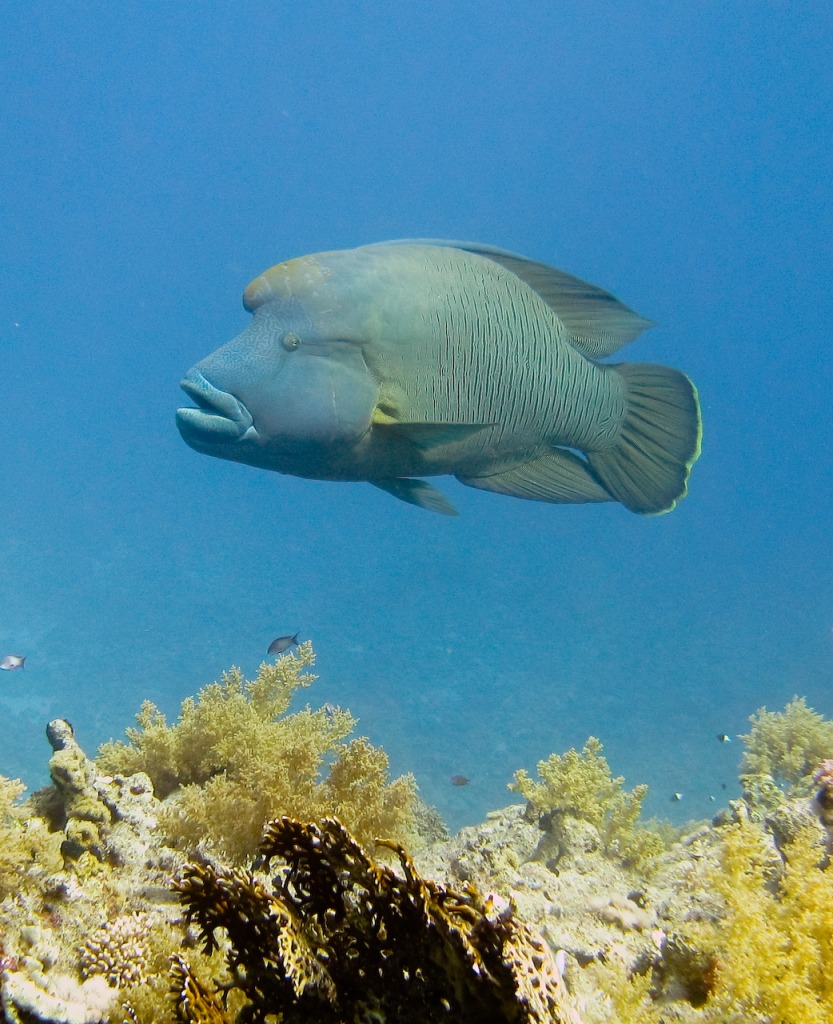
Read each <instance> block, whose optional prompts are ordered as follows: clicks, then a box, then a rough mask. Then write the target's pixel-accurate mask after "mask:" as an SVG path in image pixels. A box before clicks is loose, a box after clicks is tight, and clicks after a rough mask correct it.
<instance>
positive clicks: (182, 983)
mask: <svg viewBox="0 0 833 1024" xmlns="http://www.w3.org/2000/svg"><path fill="white" fill-rule="evenodd" d="M384 845H387V846H389V847H390V848H391V849H393V851H394V852H395V853H396V854H397V856H398V858H399V862H400V868H401V874H397V873H395V872H394V871H393V870H392V869H391V868H389V867H385V866H380V865H379V864H377V863H376V862H374V861H373V860H372V859H371V857H370V856H369V855H368V854H367V853H366V852H365V851H364V850H363V849H362V847H361V846H360V845H359V844H358V843H357V842H356V840H355V839H354V838H353V837H352V836H351V835H350V834H349V833H348V832H347V831H346V829H345V828H344V827H343V826H342V825H341V824H340V823H339V822H338V821H337V820H336V819H327V820H325V821H324V822H323V823H322V824H321V825H320V826H316V825H312V824H304V823H302V822H300V821H295V820H291V819H289V818H282V819H280V820H279V821H273V822H272V823H271V824H270V825H269V826H268V827H267V829H266V831H265V833H264V838H263V842H262V844H261V846H260V851H259V852H260V858H261V864H262V865H263V866H264V867H268V865H269V863H270V862H271V861H272V860H273V859H275V858H279V859H280V860H281V861H284V862H285V864H286V867H285V868H283V870H282V871H281V872H280V873H279V874H278V875H277V876H276V877H275V878H274V879H273V882H272V886H271V887H269V886H267V885H265V884H264V883H263V882H262V881H261V880H260V879H259V878H258V877H257V876H255V875H253V874H251V873H250V872H247V871H241V870H236V869H233V868H222V867H220V868H215V867H213V866H212V865H210V864H209V865H200V864H193V865H191V866H189V867H188V868H187V870H186V872H185V874H184V877H183V878H182V879H181V881H179V882H178V883H177V885H176V889H177V891H178V893H179V895H180V899H181V900H182V902H183V903H184V905H185V907H186V914H187V916H188V917H189V918H190V919H191V920H192V921H193V922H194V923H196V924H197V925H198V926H199V928H200V931H201V935H202V938H203V941H204V942H205V946H206V950H207V951H208V952H211V951H213V950H214V949H215V948H217V944H218V941H219V940H218V937H217V932H218V931H223V932H225V933H226V935H227V936H228V940H229V943H230V950H229V953H228V965H229V969H230V971H231V976H232V985H231V986H230V987H233V988H237V989H240V990H242V991H243V992H244V994H245V996H246V999H247V1001H248V1007H247V1008H246V1010H245V1011H244V1014H243V1016H244V1017H245V1019H246V1020H247V1021H251V1022H254V1024H262V1022H264V1021H266V1020H267V1019H274V1018H275V1017H277V1018H278V1019H280V1020H281V1021H284V1022H285V1024H293V1022H298V1024H300V1022H302V1021H309V1020H316V1021H318V1022H319V1024H341V1022H343V1021H346V1020H365V1021H372V1020H377V1021H383V1020H391V1021H394V1020H395V1021H405V1020H407V1021H409V1022H411V1024H420V1022H423V1021H424V1022H428V1021H435V1020H439V1019H443V1020H446V1019H447V1020H454V1021H457V1022H459V1024H466V1022H478V1024H498V1022H500V1024H514V1022H517V1024H522V1022H523V1024H525V1022H529V1024H538V1022H540V1024H544V1022H547V1024H566V1022H568V1021H570V1022H574V1021H576V1019H577V1018H576V1017H575V1016H574V1015H573V1014H572V1012H571V1010H570V1009H569V1007H568V1005H567V997H566V992H565V990H564V986H563V984H562V982H561V980H560V975H559V972H558V968H557V967H556V965H555V962H554V960H553V959H552V956H551V954H550V953H549V951H548V949H547V947H546V944H545V943H544V942H543V940H542V939H540V938H539V937H538V936H537V935H536V934H535V933H534V932H532V931H531V930H530V929H529V928H527V927H526V926H525V925H523V924H521V923H520V922H518V921H517V920H516V919H515V917H514V915H513V913H512V910H511V907H509V906H503V905H501V906H498V905H497V904H496V903H494V902H493V901H491V900H489V899H486V900H484V899H483V898H482V897H481V896H480V895H479V894H478V893H477V892H476V891H475V890H474V889H466V890H465V891H463V892H455V891H453V890H451V889H448V888H446V887H445V886H443V885H439V884H435V883H432V882H429V881H426V880H424V879H423V878H421V877H420V876H419V874H418V873H417V872H416V869H415V868H414V866H413V863H412V862H411V860H410V858H409V857H408V855H407V854H406V853H405V851H404V849H403V848H402V847H401V846H399V845H398V844H396V843H385V844H384ZM172 974H173V979H174V983H175V986H176V997H177V1011H178V1015H179V1016H180V1019H181V1020H183V1021H186V1022H188V1024H219V1020H220V1019H222V1010H221V1008H220V1005H219V1003H218V1002H217V1001H216V1000H215V999H213V997H212V996H211V995H210V994H209V993H208V992H206V991H205V989H204V988H203V987H202V986H200V985H199V983H198V982H197V981H196V980H195V979H194V978H193V976H192V974H191V972H190V970H189V968H188V965H187V964H186V963H185V962H184V961H183V960H182V959H181V958H176V959H175V960H174V964H173V971H172Z"/></svg>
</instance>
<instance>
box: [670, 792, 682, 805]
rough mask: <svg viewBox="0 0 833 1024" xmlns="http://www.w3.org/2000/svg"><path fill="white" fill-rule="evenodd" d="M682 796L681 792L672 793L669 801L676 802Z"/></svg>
mask: <svg viewBox="0 0 833 1024" xmlns="http://www.w3.org/2000/svg"><path fill="white" fill-rule="evenodd" d="M682 798H683V794H682V793H672V794H671V802H672V803H678V802H679V801H680V800H682Z"/></svg>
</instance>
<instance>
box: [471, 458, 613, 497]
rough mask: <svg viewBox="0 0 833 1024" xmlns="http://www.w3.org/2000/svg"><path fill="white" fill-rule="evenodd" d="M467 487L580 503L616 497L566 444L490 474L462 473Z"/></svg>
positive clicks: (515, 495)
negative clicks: (565, 446) (474, 474)
mask: <svg viewBox="0 0 833 1024" xmlns="http://www.w3.org/2000/svg"><path fill="white" fill-rule="evenodd" d="M457 479H458V480H459V481H460V483H463V484H466V486H467V487H479V488H480V489H481V490H483V491H494V492H496V493H497V494H509V495H511V496H512V497H514V498H528V499H529V500H531V501H551V502H554V503H557V504H565V505H566V504H578V503H581V502H590V501H615V500H616V499H615V498H614V497H613V495H612V494H611V493H610V492H609V491H608V490H606V489H605V488H604V486H603V485H602V483H601V481H600V480H599V478H598V477H597V476H596V474H595V473H594V472H593V470H592V469H591V468H590V466H589V465H588V464H587V463H586V462H585V461H584V459H582V458H579V456H578V455H575V454H574V453H573V452H571V451H568V449H566V448H553V449H551V450H550V451H548V452H545V453H544V454H543V455H539V456H538V458H536V459H531V460H530V461H529V462H524V463H521V465H520V466H514V467H513V468H512V469H507V470H504V471H503V472H500V473H494V474H491V475H490V476H458V477H457Z"/></svg>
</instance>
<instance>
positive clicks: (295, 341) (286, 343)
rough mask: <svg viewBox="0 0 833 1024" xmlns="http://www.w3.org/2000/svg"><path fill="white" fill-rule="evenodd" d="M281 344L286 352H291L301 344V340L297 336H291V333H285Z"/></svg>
mask: <svg viewBox="0 0 833 1024" xmlns="http://www.w3.org/2000/svg"><path fill="white" fill-rule="evenodd" d="M281 344H282V345H283V347H284V348H285V349H286V350H287V351H288V352H291V351H292V350H293V349H296V348H297V347H298V346H299V345H300V344H301V339H300V338H299V337H298V335H297V334H293V332H292V331H287V332H286V334H285V335H284V336H283V337H282V338H281Z"/></svg>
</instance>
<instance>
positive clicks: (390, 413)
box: [177, 241, 701, 515]
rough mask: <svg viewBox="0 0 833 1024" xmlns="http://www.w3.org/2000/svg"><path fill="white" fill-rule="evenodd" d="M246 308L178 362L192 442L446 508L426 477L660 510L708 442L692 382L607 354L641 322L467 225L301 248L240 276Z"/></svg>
mask: <svg viewBox="0 0 833 1024" xmlns="http://www.w3.org/2000/svg"><path fill="white" fill-rule="evenodd" d="M243 304H244V306H245V307H246V309H247V310H249V312H251V313H252V314H253V316H252V320H251V322H250V323H249V326H248V327H247V328H246V330H244V331H243V333H242V334H240V335H238V337H236V338H235V339H234V340H233V341H230V342H229V343H228V344H227V345H224V346H223V347H222V348H220V349H218V350H217V351H216V352H214V353H213V354H212V355H210V356H208V357H207V358H206V359H203V360H202V362H199V363H197V365H196V366H195V367H194V368H193V369H192V370H190V372H189V373H188V375H187V376H186V377H185V379H184V380H183V381H182V387H183V389H184V390H185V391H186V393H187V394H188V395H189V397H190V398H191V399H192V400H193V401H194V403H195V405H196V408H185V409H180V410H179V411H178V412H177V425H178V427H179V430H180V433H181V434H182V436H183V438H184V439H185V441H186V442H187V443H188V444H189V445H190V446H191V447H192V448H195V449H196V450H197V451H199V452H204V453H206V454H208V455H215V456H217V457H218V458H222V459H232V460H234V461H236V462H244V463H248V464H249V465H252V466H260V467H262V468H264V469H272V470H275V471H277V472H279V473H290V474H292V475H294V476H300V477H307V478H311V479H316V480H364V481H367V482H368V483H371V484H374V485H375V486H376V487H381V488H382V489H383V490H385V491H388V492H389V493H390V494H393V495H395V496H396V497H397V498H401V499H402V500H403V501H408V502H411V503H412V504H414V505H419V506H421V507H422V508H426V509H430V510H432V511H434V512H442V513H445V514H449V515H454V514H456V510H455V509H454V507H453V506H452V505H451V504H450V502H449V501H448V500H447V499H446V498H445V497H444V496H443V495H442V494H441V493H440V491H438V490H437V489H436V488H435V487H433V486H432V485H431V484H429V483H427V482H426V481H425V480H424V479H422V478H423V477H428V476H441V475H444V474H450V475H452V476H456V477H457V479H458V480H460V481H461V482H462V483H464V484H467V485H468V486H469V487H479V488H482V489H483V490H487V491H495V492H497V493H498V494H509V495H512V496H514V497H517V498H530V499H533V500H536V501H551V502H591V501H592V502H598V501H619V502H621V503H622V504H623V505H624V506H625V507H626V508H629V509H631V511H633V512H641V513H660V512H668V511H670V510H671V509H672V508H674V506H675V504H676V503H677V502H678V501H679V500H680V498H682V497H683V496H684V495H685V493H686V485H687V480H688V475H689V471H690V469H691V467H692V465H693V464H694V462H695V460H696V459H697V457H698V455H699V453H700V437H701V428H700V409H699V403H698V400H697V392H696V390H695V388H694V386H693V384H692V383H691V381H690V380H689V379H688V377H686V376H685V375H684V374H682V373H680V372H679V371H678V370H672V369H670V368H668V367H665V366H657V365H654V364H649V363H617V364H611V363H603V362H600V361H599V360H600V359H603V358H604V357H606V356H610V355H612V354H613V353H614V352H616V351H617V350H618V349H619V348H621V347H622V346H623V345H625V344H627V343H628V342H629V341H633V339H634V338H636V337H637V336H638V335H639V334H641V333H642V331H643V330H645V329H646V328H647V327H650V326H651V323H650V321H648V320H644V319H643V318H642V317H640V316H638V315H637V314H636V313H634V312H633V310H631V309H628V308H627V306H624V305H622V303H621V302H619V301H618V300H617V299H615V298H614V297H613V296H612V295H610V294H608V293H607V292H605V291H602V290H601V289H600V288H597V287H595V286H594V285H592V284H587V283H586V282H584V281H580V280H578V278H575V277H571V276H570V275H569V274H565V273H563V272H562V271H560V270H555V269H554V268H552V267H548V266H545V265H544V264H541V263H536V262H533V261H532V260H528V259H526V258H525V257H523V256H519V255H516V254H515V253H510V252H504V251H503V250H501V249H495V248H491V247H489V246H485V245H476V244H472V243H468V242H443V241H401V242H382V243H378V244H375V245H365V246H362V247H360V248H357V249H347V250H343V251H338V252H323V253H317V254H315V255H311V256H302V257H300V258H298V259H292V260H289V261H287V262H286V263H279V264H278V265H277V266H275V267H272V268H271V270H267V271H266V272H265V273H264V274H262V275H261V276H260V277H258V278H256V279H255V280H254V281H252V283H251V284H250V285H249V286H248V288H246V290H245V292H244V293H243Z"/></svg>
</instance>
